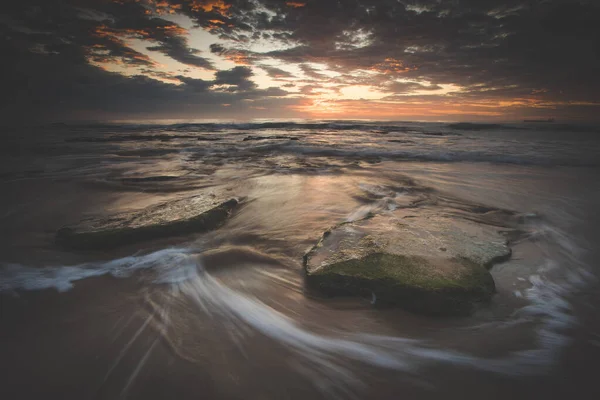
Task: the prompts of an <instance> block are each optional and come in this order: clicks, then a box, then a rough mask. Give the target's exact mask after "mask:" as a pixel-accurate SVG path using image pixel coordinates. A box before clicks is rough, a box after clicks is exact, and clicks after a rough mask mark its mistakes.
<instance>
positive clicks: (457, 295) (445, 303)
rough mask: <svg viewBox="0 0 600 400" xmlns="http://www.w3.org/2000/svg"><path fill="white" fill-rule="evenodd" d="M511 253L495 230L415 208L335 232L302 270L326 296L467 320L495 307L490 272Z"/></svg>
mask: <svg viewBox="0 0 600 400" xmlns="http://www.w3.org/2000/svg"><path fill="white" fill-rule="evenodd" d="M510 254H511V250H510V248H509V247H508V246H507V239H506V237H505V236H503V235H502V234H501V233H500V232H498V230H497V229H496V228H494V227H492V226H489V225H485V224H481V223H477V222H474V221H469V220H466V219H464V218H461V217H458V216H452V215H448V214H445V213H441V212H439V211H436V210H432V209H426V208H410V209H398V210H396V211H393V212H390V213H386V214H381V215H376V216H374V217H372V218H368V219H364V220H360V221H356V222H350V223H344V224H341V225H339V226H337V227H335V228H333V229H331V230H330V231H328V232H326V233H325V234H324V235H323V237H322V239H321V241H320V242H319V243H318V244H317V245H316V246H315V247H313V248H312V249H311V250H310V251H309V252H308V253H307V254H306V255H305V256H304V266H305V270H306V279H307V284H308V285H309V286H310V287H312V288H315V289H316V290H318V291H320V292H321V293H324V294H326V295H365V296H371V295H372V296H373V297H374V298H375V299H376V304H379V305H398V306H401V307H403V308H405V309H407V310H410V311H414V312H419V313H424V314H437V315H465V314H469V313H470V312H471V311H472V310H473V309H474V306H475V305H476V304H478V303H487V302H489V301H490V299H491V297H492V295H493V294H494V292H495V284H494V280H493V278H492V276H491V275H490V273H489V272H488V268H489V267H491V266H492V265H493V264H494V263H497V262H501V261H504V260H506V259H508V258H509V257H510Z"/></svg>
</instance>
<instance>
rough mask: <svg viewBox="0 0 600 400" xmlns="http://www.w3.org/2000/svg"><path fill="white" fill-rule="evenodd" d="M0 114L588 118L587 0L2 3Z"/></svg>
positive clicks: (594, 116) (597, 90)
mask: <svg viewBox="0 0 600 400" xmlns="http://www.w3.org/2000/svg"><path fill="white" fill-rule="evenodd" d="M0 52H1V53H2V57H1V62H0V85H1V86H0V119H1V120H2V121H70V120H80V121H81V120H85V121H123V120H131V121H133V120H137V121H151V120H205V119H209V120H211V119H220V120H223V119H227V120H252V119H263V118H267V119H293V118H300V119H375V120H422V121H459V120H460V121H518V120H522V119H526V118H556V119H557V120H561V121H562V120H564V121H580V122H588V121H589V122H591V121H600V77H599V75H600V1H597V0H503V1H500V0H360V1H359V0H294V1H286V0H11V1H8V2H6V3H5V4H3V5H2V6H1V7H0Z"/></svg>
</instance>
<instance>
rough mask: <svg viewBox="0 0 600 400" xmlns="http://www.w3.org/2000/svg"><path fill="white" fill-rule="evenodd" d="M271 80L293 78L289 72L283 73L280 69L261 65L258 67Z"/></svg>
mask: <svg viewBox="0 0 600 400" xmlns="http://www.w3.org/2000/svg"><path fill="white" fill-rule="evenodd" d="M260 67H261V68H262V69H263V70H264V71H265V72H266V73H267V74H268V75H269V76H270V77H271V78H275V79H281V78H293V77H294V75H292V74H291V73H290V72H288V71H284V70H282V69H281V68H276V67H268V66H265V65H261V66H260Z"/></svg>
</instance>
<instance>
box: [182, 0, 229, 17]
mask: <svg viewBox="0 0 600 400" xmlns="http://www.w3.org/2000/svg"><path fill="white" fill-rule="evenodd" d="M190 7H191V9H192V11H200V10H202V11H204V12H213V11H214V12H216V13H218V14H221V15H228V10H229V9H230V8H231V4H226V3H225V2H224V1H223V0H193V1H192V3H191V4H190Z"/></svg>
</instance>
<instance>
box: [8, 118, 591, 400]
mask: <svg viewBox="0 0 600 400" xmlns="http://www.w3.org/2000/svg"><path fill="white" fill-rule="evenodd" d="M599 134H600V132H599V129H598V128H596V127H590V126H567V125H553V124H542V125H537V124H533V125H531V124H524V125H476V124H459V125H448V124H426V123H408V122H407V123H374V122H371V123H365V122H339V121H338V122H297V123H280V122H261V123H254V124H237V125H236V124H176V125H88V126H56V125H55V126H47V127H37V128H28V129H19V130H15V129H13V130H7V131H6V132H5V135H6V137H7V143H8V145H7V146H5V147H4V148H2V149H1V150H0V152H1V153H2V159H1V160H0V166H1V174H0V179H1V181H0V184H1V185H2V188H3V189H2V192H3V195H2V198H1V199H0V206H1V207H2V208H1V209H0V224H1V225H2V228H3V229H2V231H1V235H2V237H1V238H0V239H1V243H0V254H1V258H0V263H1V264H2V266H1V267H0V291H1V292H2V293H1V294H0V296H2V297H1V299H2V328H1V333H2V340H1V343H0V349H1V352H2V354H3V356H2V357H1V359H2V361H0V364H1V365H2V376H3V382H2V385H0V386H1V388H0V390H2V391H4V392H6V393H7V394H11V395H12V396H11V397H8V398H36V397H39V396H42V395H46V396H48V395H51V396H59V397H62V398H111V399H112V398H120V397H123V398H125V397H129V398H166V397H173V398H223V399H225V398H226V399H230V398H235V399H249V398H251V399H265V398H268V399H271V398H272V399H280V398H290V399H307V398H359V399H362V398H389V399H396V398H399V397H401V395H402V396H405V397H407V398H440V397H441V396H444V397H447V398H461V399H464V398H479V397H481V396H485V397H486V398H507V397H509V398H532V397H534V398H539V396H544V397H545V398H565V396H567V395H568V394H570V395H573V394H575V393H582V394H581V395H580V398H595V397H594V396H593V397H585V396H588V395H592V394H593V393H595V392H597V391H598V389H596V388H595V386H596V385H594V381H593V375H594V371H596V370H597V368H598V366H599V365H598V361H597V360H598V359H600V358H599V356H600V326H599V323H598V322H599V320H598V318H597V313H598V308H597V307H598V301H599V300H600V297H599V295H598V290H597V277H598V275H599V273H598V272H599V270H598V266H597V263H598V260H599V259H600V257H599V253H598V250H597V249H596V242H597V240H598V237H600V236H599V234H600V228H598V226H599V225H598V223H599V222H600V217H599V216H598V213H597V211H596V208H597V204H598V202H599V201H600V185H599V178H598V172H599V171H600V169H599V168H600V164H598V163H599V161H598V160H599V159H598V155H599V154H600V151H599V150H600V136H598V135H599ZM407 187H411V188H418V189H419V190H422V191H423V193H428V195H435V196H446V197H449V198H452V199H458V200H460V201H461V202H464V203H465V204H476V205H486V206H489V207H498V208H502V209H508V210H512V211H515V212H516V213H519V214H520V215H525V216H531V220H530V221H529V222H528V223H527V231H528V233H529V235H528V236H527V237H525V238H523V239H522V240H520V241H518V242H517V243H515V244H514V246H513V257H512V258H511V260H510V261H508V262H506V263H503V264H500V265H496V266H494V267H493V269H492V270H491V273H492V275H493V277H494V279H495V281H496V287H497V291H498V293H497V294H496V295H495V297H494V299H493V301H492V304H491V305H490V306H489V307H482V308H481V309H479V310H478V311H477V312H476V313H475V314H474V315H473V316H471V317H464V318H434V317H423V316H418V315H414V314H411V313H408V312H405V311H402V310H399V309H381V308H377V307H373V305H372V304H371V302H372V299H371V298H356V299H349V298H334V299H331V298H322V297H319V296H318V295H316V294H314V293H312V292H311V291H309V290H307V289H306V287H305V285H304V276H303V270H302V256H303V254H304V253H305V252H306V250H307V249H308V248H310V247H311V246H312V245H314V244H315V243H316V241H317V240H318V239H319V237H320V236H321V234H322V233H323V232H324V231H325V230H326V229H327V228H329V227H331V226H332V225H335V224H337V223H340V222H343V221H352V220H356V219H360V218H363V217H364V216H365V215H367V214H368V213H369V212H375V213H385V212H387V211H389V210H393V209H394V208H395V207H397V206H399V204H402V201H403V196H404V195H405V193H406V192H405V189H406V188H407ZM200 193H203V194H206V193H227V194H228V196H229V195H230V196H231V197H235V198H238V199H240V200H241V202H242V203H241V206H240V207H239V208H238V209H237V210H236V211H235V212H234V213H233V215H232V216H231V218H230V219H229V220H228V221H227V222H226V223H225V224H224V225H223V226H221V227H220V228H219V229H217V230H214V231H212V232H208V233H202V234H193V235H185V236H179V237H169V238H165V239H160V240H155V241H151V242H146V243H142V244H135V245H128V246H123V247H121V248H118V249H115V250H111V251H96V252H93V251H87V252H74V251H65V250H61V249H60V248H58V247H56V246H55V245H54V243H53V238H54V234H55V232H56V230H57V229H59V228H60V227H62V226H64V225H69V224H73V223H76V222H78V221H79V220H81V219H83V218H87V217H103V216H109V215H111V214H114V213H117V212H121V211H130V210H138V209H143V208H144V207H147V206H149V205H153V204H158V203H163V202H169V201H172V200H176V199H181V198H185V197H189V196H191V195H194V194H200ZM458 200H457V201H458ZM0 393H1V392H0ZM400 394H401V395H400Z"/></svg>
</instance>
